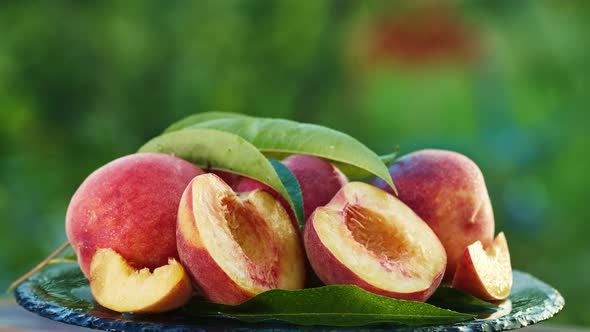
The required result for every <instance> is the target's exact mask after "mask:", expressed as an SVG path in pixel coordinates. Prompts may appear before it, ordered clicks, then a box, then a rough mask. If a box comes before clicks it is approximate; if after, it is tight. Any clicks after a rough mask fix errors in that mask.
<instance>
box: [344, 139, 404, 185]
mask: <svg viewBox="0 0 590 332" xmlns="http://www.w3.org/2000/svg"><path fill="white" fill-rule="evenodd" d="M398 155H399V146H398V147H397V148H396V151H395V152H392V153H388V154H385V155H382V156H379V159H380V160H381V162H382V163H383V165H385V166H389V165H390V164H391V163H392V162H393V161H394V160H395V158H396V157H397V156H398ZM333 164H334V166H336V167H338V169H339V170H340V171H342V173H344V174H346V176H348V177H349V178H352V179H364V178H368V177H370V176H371V175H373V174H372V173H370V172H368V171H367V170H365V169H362V168H358V167H355V166H352V165H350V164H344V163H340V162H334V163H333Z"/></svg>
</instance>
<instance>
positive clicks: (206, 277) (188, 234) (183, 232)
mask: <svg viewBox="0 0 590 332" xmlns="http://www.w3.org/2000/svg"><path fill="white" fill-rule="evenodd" d="M176 236H177V239H178V252H179V255H180V260H181V262H182V264H183V265H184V266H185V267H186V269H187V270H188V272H189V274H190V275H191V277H192V280H193V282H194V283H195V285H196V286H197V288H198V289H199V290H200V292H201V293H202V294H203V295H204V296H205V297H206V298H208V299H209V300H210V301H213V302H216V303H223V304H238V303H242V302H244V301H246V300H247V299H249V298H251V297H253V296H254V295H256V294H259V293H261V292H264V291H266V290H269V289H273V288H282V289H300V288H303V283H304V273H305V268H304V256H303V249H302V248H301V244H300V240H299V232H298V230H297V229H296V228H295V227H294V226H293V225H292V223H291V219H290V218H289V216H288V214H287V212H286V211H285V209H284V208H283V207H282V206H281V204H280V203H279V202H278V201H277V200H276V199H274V198H273V196H272V195H271V194H269V193H267V192H265V191H263V190H255V191H252V192H249V193H246V194H244V195H242V196H238V195H236V194H235V193H234V192H233V190H232V189H231V188H230V187H229V186H228V185H227V184H226V183H225V182H223V181H222V180H221V179H220V178H219V177H217V176H216V175H214V174H204V175H200V176H197V177H196V178H195V179H194V180H193V181H192V182H191V183H190V184H189V185H188V187H187V188H186V190H185V192H184V194H183V196H182V199H181V202H180V205H179V208H178V224H177V230H176Z"/></svg>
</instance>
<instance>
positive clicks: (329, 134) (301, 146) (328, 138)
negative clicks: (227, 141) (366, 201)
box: [191, 117, 395, 190]
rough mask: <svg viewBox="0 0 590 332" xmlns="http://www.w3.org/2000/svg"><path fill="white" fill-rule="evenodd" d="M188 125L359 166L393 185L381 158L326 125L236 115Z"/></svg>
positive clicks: (269, 149)
mask: <svg viewBox="0 0 590 332" xmlns="http://www.w3.org/2000/svg"><path fill="white" fill-rule="evenodd" d="M191 128H211V129H217V130H222V131H225V132H230V133H234V134H236V135H239V136H241V137H242V138H244V139H245V140H247V141H248V142H250V143H252V144H253V145H254V146H256V147H257V148H258V149H259V150H260V151H261V152H263V153H265V154H269V153H272V154H275V155H276V154H277V153H279V154H285V153H288V154H293V153H301V154H309V155H314V156H317V157H321V158H326V159H329V160H332V161H335V162H339V163H343V164H347V165H350V166H354V167H356V168H360V169H362V170H365V171H366V172H369V173H370V174H374V175H376V176H378V177H380V178H382V179H383V180H384V181H385V182H386V183H388V184H389V185H390V186H391V187H392V188H393V189H394V190H395V186H394V185H393V181H392V180H391V176H390V174H389V171H388V169H387V167H386V166H385V165H384V164H383V161H381V160H380V159H379V156H377V154H375V153H374V152H373V151H371V149H369V148H367V147H366V146H365V145H363V144H362V143H360V142H359V141H357V140H356V139H355V138H353V137H352V136H350V135H347V134H344V133H342V132H339V131H336V130H334V129H330V128H327V127H323V126H319V125H314V124H307V123H299V122H295V121H291V120H285V119H270V118H253V117H236V118H225V119H217V120H211V121H205V122H201V123H197V124H195V125H193V126H191Z"/></svg>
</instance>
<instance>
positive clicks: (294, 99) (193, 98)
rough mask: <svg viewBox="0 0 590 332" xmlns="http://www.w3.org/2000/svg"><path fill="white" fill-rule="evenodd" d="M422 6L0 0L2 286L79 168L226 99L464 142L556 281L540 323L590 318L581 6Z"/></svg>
mask: <svg viewBox="0 0 590 332" xmlns="http://www.w3.org/2000/svg"><path fill="white" fill-rule="evenodd" d="M418 3H419V4H410V2H408V3H400V2H395V3H391V2H370V3H369V4H368V3H365V2H353V1H341V0H338V1H336V0H334V1H307V2H305V3H301V2H300V1H294V0H285V1H277V2H268V1H166V2H164V1H150V2H140V1H100V2H98V1H96V2H94V1H91V2H85V1H84V2H76V1H22V2H11V1H5V2H2V3H0V141H1V142H2V143H1V144H0V155H1V157H0V215H2V220H3V221H2V224H1V225H0V232H1V234H2V241H1V243H0V287H5V286H6V285H7V284H8V282H9V281H10V280H11V279H14V278H16V277H17V276H18V275H19V274H21V273H23V272H24V271H25V270H26V269H28V268H29V267H31V266H32V265H34V263H35V262H37V261H39V260H41V259H42V258H43V257H44V256H45V255H46V254H48V253H49V252H51V251H52V249H53V248H55V247H57V246H58V244H60V243H61V242H63V241H64V240H65V235H64V229H63V220H64V215H65V210H66V207H67V204H68V202H69V198H70V196H71V195H72V194H73V192H74V191H75V190H76V188H77V186H78V185H79V184H80V183H81V182H82V181H83V179H84V178H85V177H86V176H87V175H88V174H89V173H90V172H91V171H92V170H94V169H95V168H97V167H99V166H100V165H102V164H105V163H107V162H108V161H110V160H112V159H114V158H116V157H119V156H122V155H125V154H129V153H132V152H134V151H135V150H136V149H137V148H138V147H139V146H140V145H141V144H142V143H143V142H145V141H146V140H148V139H149V138H151V137H153V136H155V135H156V134H158V133H159V132H160V131H161V130H163V129H164V128H165V127H166V126H167V125H168V124H170V123H171V122H172V121H174V120H177V119H179V118H181V117H183V116H185V115H188V114H191V113H194V112H198V111H210V110H222V111H234V112H241V113H247V114H252V115H262V116H273V117H286V118H291V119H296V120H301V121H308V122H316V123H320V124H323V125H327V126H330V127H333V128H336V129H339V130H342V131H344V132H348V133H350V134H352V135H353V136H355V137H357V138H358V139H359V140H361V141H362V142H364V143H366V144H367V145H369V146H370V147H372V148H374V149H375V150H376V151H377V152H379V153H388V152H391V151H392V150H393V149H394V147H395V146H396V144H400V146H401V149H402V153H407V152H410V151H412V150H415V149H419V148H424V147H435V148H449V149H454V150H457V151H460V152H462V153H465V154H466V155H468V156H470V157H471V158H472V159H474V160H475V161H476V162H477V163H478V164H479V165H480V167H481V168H482V170H483V172H484V174H485V176H486V181H487V183H488V186H489V191H490V194H491V197H492V201H493V204H494V208H495V213H496V221H497V230H505V231H506V233H507V236H508V240H509V244H510V247H511V251H512V259H513V265H514V267H515V268H517V269H521V270H525V271H528V272H531V273H533V274H535V275H537V276H538V277H540V278H541V279H543V280H546V281H547V282H549V283H550V284H552V285H554V286H555V287H557V288H558V289H559V290H561V291H562V293H563V294H564V296H565V298H566V302H567V305H566V309H565V310H564V311H563V312H562V313H561V314H560V315H559V316H558V317H557V319H555V320H553V321H552V322H553V323H567V324H581V325H587V326H590V316H588V315H585V313H587V312H588V311H590V301H589V300H588V299H589V298H590V288H589V287H588V286H587V280H588V275H590V264H589V262H590V241H588V240H587V239H586V236H587V234H588V233H589V232H590V226H589V225H588V223H587V221H586V220H585V218H587V216H588V212H589V211H588V204H587V203H586V202H585V201H584V200H583V197H585V190H586V187H587V185H588V181H587V177H586V175H587V172H588V170H590V157H589V156H588V155H587V153H586V151H587V146H588V143H589V140H588V133H587V128H586V127H587V125H588V123H589V122H588V120H589V117H590V113H589V112H588V111H587V98H588V95H589V91H588V87H589V83H590V69H589V68H590V44H589V43H588V35H590V8H589V6H588V3H587V2H584V1H577V2H576V1H568V2H557V1H555V2H550V1H508V0H503V1H471V2H454V1H446V2H436V3H430V2H428V1H420V2H418ZM585 109H586V110H585ZM138 231H140V230H138Z"/></svg>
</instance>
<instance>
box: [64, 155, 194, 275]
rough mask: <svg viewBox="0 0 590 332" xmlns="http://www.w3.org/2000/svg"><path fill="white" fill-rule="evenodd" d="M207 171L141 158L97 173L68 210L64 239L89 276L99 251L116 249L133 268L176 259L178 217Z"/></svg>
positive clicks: (122, 160) (119, 161)
mask: <svg viewBox="0 0 590 332" xmlns="http://www.w3.org/2000/svg"><path fill="white" fill-rule="evenodd" d="M202 173H203V171H202V170H201V169H200V168H198V167H197V166H195V165H193V164H191V163H189V162H187V161H184V160H182V159H179V158H176V157H173V156H170V155H165V154H157V153H137V154H132V155H128V156H125V157H122V158H119V159H116V160H114V161H112V162H110V163H108V164H106V165H104V166H102V167H101V168H99V169H98V170H96V171H94V172H93V173H92V174H90V176H88V178H86V180H84V182H83V183H82V184H81V185H80V187H79V188H78V190H77V191H76V193H75V194H74V196H73V197H72V200H71V202H70V205H69V206H68V211H67V214H66V234H67V237H68V240H69V242H70V244H71V245H72V248H73V249H74V251H75V252H76V254H77V255H78V262H79V264H80V268H81V269H82V272H83V273H84V275H86V277H89V276H90V262H91V260H92V256H93V255H94V252H95V251H96V249H97V248H112V249H113V250H115V251H116V252H118V253H119V254H120V255H121V256H123V258H124V259H125V260H127V261H128V262H129V264H131V266H133V267H134V268H144V267H146V268H148V269H155V268H157V267H159V266H162V265H166V263H167V262H168V258H178V252H177V249H176V215H177V212H178V204H179V202H180V197H181V196H182V192H183V191H184V189H185V188H186V185H187V184H188V183H189V182H190V181H191V180H192V179H193V178H194V177H195V176H197V175H199V174H202Z"/></svg>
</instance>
